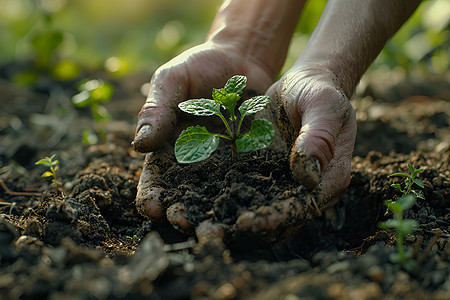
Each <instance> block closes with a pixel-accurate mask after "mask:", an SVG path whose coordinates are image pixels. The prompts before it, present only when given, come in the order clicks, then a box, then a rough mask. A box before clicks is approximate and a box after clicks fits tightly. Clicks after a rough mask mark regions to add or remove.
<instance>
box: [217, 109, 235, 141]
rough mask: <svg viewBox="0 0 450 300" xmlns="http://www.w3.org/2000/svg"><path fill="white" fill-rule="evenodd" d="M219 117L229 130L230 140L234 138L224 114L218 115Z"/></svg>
mask: <svg viewBox="0 0 450 300" xmlns="http://www.w3.org/2000/svg"><path fill="white" fill-rule="evenodd" d="M217 116H219V118H220V119H221V120H222V122H223V123H224V124H225V127H226V128H227V131H228V135H229V136H230V138H233V132H232V131H231V129H230V125H228V122H227V120H226V119H225V117H224V116H223V115H222V114H217Z"/></svg>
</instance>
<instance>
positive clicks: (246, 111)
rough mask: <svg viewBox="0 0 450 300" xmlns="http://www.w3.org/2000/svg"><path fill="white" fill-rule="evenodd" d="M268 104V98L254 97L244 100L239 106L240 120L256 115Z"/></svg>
mask: <svg viewBox="0 0 450 300" xmlns="http://www.w3.org/2000/svg"><path fill="white" fill-rule="evenodd" d="M269 102H270V97H269V96H256V97H252V98H250V99H248V100H245V101H244V102H243V103H242V104H241V106H239V112H240V113H241V118H243V117H245V116H248V115H251V114H254V113H257V112H258V111H260V110H262V109H264V108H265V107H266V105H267V103H269Z"/></svg>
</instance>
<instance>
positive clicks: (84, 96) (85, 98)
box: [72, 91, 92, 108]
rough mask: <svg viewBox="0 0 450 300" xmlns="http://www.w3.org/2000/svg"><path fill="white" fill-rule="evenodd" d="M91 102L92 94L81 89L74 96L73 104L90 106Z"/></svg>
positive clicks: (81, 106)
mask: <svg viewBox="0 0 450 300" xmlns="http://www.w3.org/2000/svg"><path fill="white" fill-rule="evenodd" d="M91 102H92V101H91V95H90V94H89V92H88V91H81V92H79V93H78V94H76V95H75V96H73V97H72V103H73V105H75V107H78V108H83V107H86V106H89V105H90V104H91Z"/></svg>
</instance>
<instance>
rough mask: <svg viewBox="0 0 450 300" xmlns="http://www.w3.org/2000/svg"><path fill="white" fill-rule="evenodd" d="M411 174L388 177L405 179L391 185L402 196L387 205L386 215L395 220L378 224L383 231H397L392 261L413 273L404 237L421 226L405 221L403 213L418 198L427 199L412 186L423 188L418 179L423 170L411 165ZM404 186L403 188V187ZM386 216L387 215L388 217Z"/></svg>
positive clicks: (415, 222) (410, 257) (413, 221)
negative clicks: (391, 216) (404, 246)
mask: <svg viewBox="0 0 450 300" xmlns="http://www.w3.org/2000/svg"><path fill="white" fill-rule="evenodd" d="M408 168H409V170H410V174H406V173H394V174H391V175H389V176H388V177H400V178H402V179H403V182H402V183H394V184H391V187H393V188H395V189H397V190H398V191H400V193H401V196H400V197H398V198H397V199H396V200H388V201H386V203H385V205H386V207H387V210H386V214H388V213H389V211H390V212H392V214H393V215H394V219H392V220H388V221H387V222H380V223H378V227H379V228H382V229H388V228H392V229H395V230H396V237H397V253H395V254H394V255H392V257H391V260H392V261H394V262H398V263H400V264H401V265H402V266H403V268H405V270H407V271H411V270H412V269H413V268H414V266H415V262H414V260H412V253H411V251H406V250H405V249H404V248H403V240H404V237H405V236H407V235H408V234H412V233H413V232H414V230H415V229H416V228H417V226H418V225H419V224H418V223H417V221H415V220H410V219H403V212H404V211H405V210H407V209H409V208H411V207H412V206H413V205H414V203H415V202H416V197H417V198H421V199H425V198H424V196H423V192H422V191H421V190H413V189H412V186H413V185H417V186H419V187H420V188H423V187H424V186H423V183H422V181H421V180H420V179H419V178H417V175H418V174H419V173H420V172H422V171H423V169H417V170H415V169H414V168H413V166H412V165H411V164H408ZM402 184H403V186H402ZM386 214H385V215H386Z"/></svg>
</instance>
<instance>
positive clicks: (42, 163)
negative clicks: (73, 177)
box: [34, 157, 50, 166]
mask: <svg viewBox="0 0 450 300" xmlns="http://www.w3.org/2000/svg"><path fill="white" fill-rule="evenodd" d="M34 164H35V165H47V166H50V162H49V160H48V157H46V158H42V159H40V160H38V161H37V162H35V163H34Z"/></svg>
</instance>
